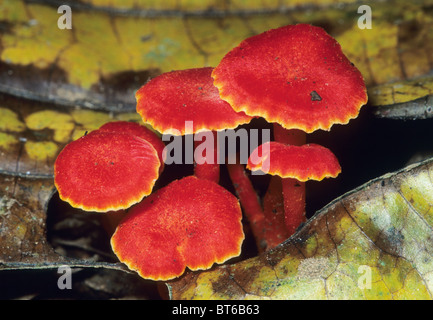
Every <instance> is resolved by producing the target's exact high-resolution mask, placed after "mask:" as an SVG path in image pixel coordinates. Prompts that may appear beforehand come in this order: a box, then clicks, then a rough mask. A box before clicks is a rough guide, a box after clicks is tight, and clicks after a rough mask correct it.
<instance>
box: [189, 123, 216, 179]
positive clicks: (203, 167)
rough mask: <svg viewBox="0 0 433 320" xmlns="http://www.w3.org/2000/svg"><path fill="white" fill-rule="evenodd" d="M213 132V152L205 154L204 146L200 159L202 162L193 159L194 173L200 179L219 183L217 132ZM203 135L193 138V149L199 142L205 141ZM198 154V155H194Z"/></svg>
mask: <svg viewBox="0 0 433 320" xmlns="http://www.w3.org/2000/svg"><path fill="white" fill-rule="evenodd" d="M212 134H213V145H214V146H213V154H207V151H208V149H207V148H205V149H204V152H203V154H201V155H200V156H201V160H202V161H204V162H203V163H200V164H199V163H197V162H196V161H194V175H195V176H196V177H197V178H200V179H207V180H210V181H213V182H216V183H219V179H220V165H219V163H218V140H217V132H215V131H212ZM205 137H206V135H204V136H203V138H204V139H202V140H198V141H197V140H195V139H194V149H195V150H196V149H197V147H198V146H200V144H202V143H205V141H204V140H205ZM195 156H199V155H195Z"/></svg>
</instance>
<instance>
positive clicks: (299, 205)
mask: <svg viewBox="0 0 433 320" xmlns="http://www.w3.org/2000/svg"><path fill="white" fill-rule="evenodd" d="M273 128H274V140H275V141H277V142H281V143H284V144H287V145H295V146H301V145H303V144H305V143H306V137H307V135H306V133H305V132H304V131H302V130H298V129H290V130H288V129H285V128H283V127H282V126H281V125H279V124H277V123H274V125H273ZM282 192H283V197H284V216H285V224H286V228H287V231H288V233H289V236H291V235H292V234H294V233H295V231H296V229H297V228H298V227H299V226H300V225H301V223H303V222H305V220H306V216H305V182H301V181H298V180H297V179H293V178H282Z"/></svg>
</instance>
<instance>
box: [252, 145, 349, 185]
mask: <svg viewBox="0 0 433 320" xmlns="http://www.w3.org/2000/svg"><path fill="white" fill-rule="evenodd" d="M247 168H248V169H250V170H252V171H257V170H261V171H263V172H264V173H268V174H271V175H275V176H280V177H282V178H294V179H297V180H299V181H302V182H305V181H308V180H318V181H320V180H323V179H324V178H330V177H332V178H335V177H337V176H338V174H339V173H340V172H341V167H340V164H339V162H338V160H337V158H336V156H335V155H334V154H333V153H332V152H331V151H330V150H329V149H327V148H325V147H322V146H320V145H318V144H313V143H310V144H304V145H302V146H294V145H286V144H283V143H280V142H275V141H270V142H266V143H264V144H262V145H260V146H258V147H257V148H256V149H254V150H253V152H252V153H251V155H250V158H249V159H248V164H247Z"/></svg>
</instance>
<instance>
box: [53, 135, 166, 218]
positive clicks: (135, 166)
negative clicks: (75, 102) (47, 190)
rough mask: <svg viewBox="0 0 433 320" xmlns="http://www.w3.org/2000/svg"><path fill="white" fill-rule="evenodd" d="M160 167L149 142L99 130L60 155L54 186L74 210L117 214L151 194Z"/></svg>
mask: <svg viewBox="0 0 433 320" xmlns="http://www.w3.org/2000/svg"><path fill="white" fill-rule="evenodd" d="M160 165H161V164H160V160H159V157H158V153H157V151H156V150H155V148H154V147H153V146H152V144H150V143H149V142H147V141H146V140H144V139H142V138H140V137H138V136H136V135H132V134H127V133H124V134H121V133H116V132H109V131H98V130H96V131H94V132H91V133H90V134H87V135H85V136H83V137H81V138H79V139H77V140H75V141H73V142H71V143H69V144H67V145H66V147H65V148H64V149H63V150H62V151H61V152H60V153H59V155H58V157H57V159H56V161H55V164H54V183H55V186H56V188H57V190H58V192H59V196H60V198H61V199H62V200H64V201H66V202H68V203H69V204H70V205H71V206H73V207H75V208H80V209H82V210H85V211H96V212H107V211H117V210H121V209H126V208H129V207H130V206H132V205H133V204H135V203H137V202H139V201H141V200H142V199H143V197H145V196H147V195H149V194H150V193H151V192H152V189H153V186H154V184H155V181H156V180H157V178H158V176H159V168H160Z"/></svg>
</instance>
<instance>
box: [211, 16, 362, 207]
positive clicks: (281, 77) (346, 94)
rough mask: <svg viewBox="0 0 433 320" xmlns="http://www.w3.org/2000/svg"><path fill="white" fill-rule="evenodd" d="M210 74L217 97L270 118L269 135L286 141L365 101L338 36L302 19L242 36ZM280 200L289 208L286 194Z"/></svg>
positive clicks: (340, 120)
mask: <svg viewBox="0 0 433 320" xmlns="http://www.w3.org/2000/svg"><path fill="white" fill-rule="evenodd" d="M212 77H213V78H214V85H215V86H216V87H217V88H218V90H219V93H220V96H221V98H222V99H223V100H226V101H227V102H229V103H230V105H231V106H232V108H233V109H234V110H235V111H237V112H242V111H243V112H245V113H246V114H247V115H250V116H258V117H263V118H265V119H266V120H267V121H268V122H271V123H274V137H275V140H276V141H279V142H284V143H287V144H292V145H302V144H304V143H305V132H306V133H311V132H313V131H315V130H318V129H322V130H330V128H331V126H332V125H333V124H346V123H348V122H349V120H350V119H353V118H356V117H357V116H358V113H359V111H360V108H361V107H362V105H364V104H365V103H366V102H367V93H366V87H365V84H364V80H363V77H362V75H361V73H360V72H359V70H358V69H357V68H356V67H355V66H354V65H353V64H352V63H351V62H350V61H349V60H348V59H347V57H346V56H345V55H344V54H343V52H342V50H341V47H340V45H339V44H338V42H337V41H336V40H335V39H333V38H332V37H331V36H330V35H328V34H327V33H326V32H325V31H324V30H323V29H322V28H319V27H315V26H312V25H307V24H298V25H289V26H285V27H281V28H278V29H273V30H269V31H267V32H264V33H262V34H259V35H256V36H252V37H250V38H248V39H246V40H244V41H242V42H241V43H240V44H239V46H237V47H236V48H234V49H233V50H231V51H230V52H229V53H228V54H227V55H226V56H225V57H224V58H223V59H222V60H221V62H220V63H219V65H218V66H217V67H216V68H215V69H214V71H213V72H212ZM292 130H294V131H292ZM289 183H290V180H288V179H285V180H284V185H283V190H284V196H285V197H286V198H287V197H289V196H290V195H289V193H290V192H292V191H289V190H290V189H292V190H295V189H294V188H293V187H290V186H289ZM296 188H298V191H297V192H298V193H299V190H301V192H302V193H305V191H302V190H303V188H302V187H301V188H299V187H296ZM285 206H286V210H287V211H292V210H291V209H290V206H291V203H290V201H289V199H288V198H287V200H286V201H285ZM295 214H298V215H304V212H298V213H295Z"/></svg>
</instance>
